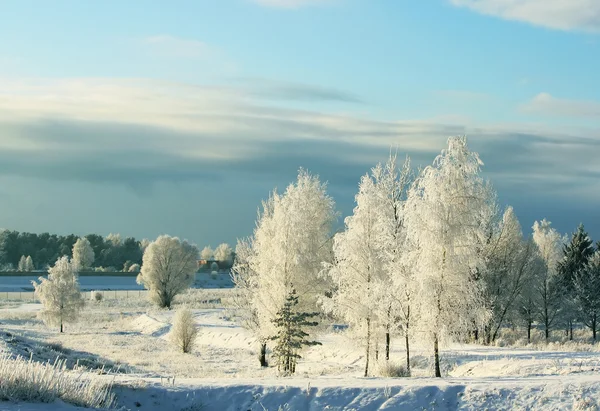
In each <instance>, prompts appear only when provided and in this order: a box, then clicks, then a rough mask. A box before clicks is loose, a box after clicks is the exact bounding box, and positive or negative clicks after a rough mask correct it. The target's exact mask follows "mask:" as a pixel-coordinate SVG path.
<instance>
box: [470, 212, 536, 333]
mask: <svg viewBox="0 0 600 411" xmlns="http://www.w3.org/2000/svg"><path fill="white" fill-rule="evenodd" d="M534 253H535V248H534V246H533V244H532V243H531V242H530V241H526V240H525V239H524V238H523V232H522V231H521V225H520V224H519V220H518V219H517V217H516V215H515V213H514V210H513V208H512V207H508V208H507V209H506V210H505V212H504V215H503V216H502V221H501V222H500V224H498V226H497V227H496V229H495V230H494V232H493V234H492V237H491V239H490V241H489V243H488V244H487V247H486V249H485V251H484V254H485V257H486V267H485V268H484V269H483V270H482V277H483V281H484V283H485V302H486V305H487V307H488V308H489V311H490V317H489V321H488V323H487V324H486V325H485V327H484V340H485V343H486V344H489V343H491V342H492V341H495V340H496V337H497V336H498V332H499V330H500V327H502V325H503V323H504V322H505V320H506V319H507V318H508V317H509V316H510V314H511V313H512V311H513V310H515V309H516V304H517V302H518V298H519V296H520V295H521V293H522V291H523V287H524V286H525V285H526V283H527V278H528V277H529V275H530V272H531V270H536V269H537V265H536V261H535V258H534Z"/></svg>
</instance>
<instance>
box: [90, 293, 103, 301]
mask: <svg viewBox="0 0 600 411" xmlns="http://www.w3.org/2000/svg"><path fill="white" fill-rule="evenodd" d="M103 298H104V295H103V294H102V293H101V292H100V291H92V292H91V294H90V299H91V300H92V301H96V302H100V301H102V299H103Z"/></svg>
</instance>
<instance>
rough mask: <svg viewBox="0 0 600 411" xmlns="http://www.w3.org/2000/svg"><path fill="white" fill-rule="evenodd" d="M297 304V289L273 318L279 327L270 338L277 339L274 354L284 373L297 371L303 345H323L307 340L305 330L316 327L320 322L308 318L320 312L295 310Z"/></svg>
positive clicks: (278, 367) (289, 295)
mask: <svg viewBox="0 0 600 411" xmlns="http://www.w3.org/2000/svg"><path fill="white" fill-rule="evenodd" d="M296 305H298V296H297V295H296V290H292V291H291V292H290V293H289V294H288V296H287V297H286V299H285V303H284V304H283V307H282V308H281V309H280V310H279V311H278V312H277V315H276V316H275V318H274V319H273V324H275V326H276V327H277V335H275V336H273V337H271V338H270V339H271V340H274V341H277V345H276V346H275V348H274V349H273V355H275V356H276V357H277V364H278V365H277V369H278V370H279V371H281V372H283V373H284V374H293V373H294V372H296V363H297V361H298V358H302V357H301V356H300V354H298V352H299V351H300V350H301V349H302V347H304V346H312V345H321V343H320V342H318V341H309V340H307V339H306V337H308V335H309V334H308V333H306V332H305V331H304V329H305V328H306V327H315V326H317V325H318V324H319V323H317V322H314V321H309V320H308V319H309V318H313V317H316V316H317V315H319V313H302V312H295V311H294V307H295V306H296Z"/></svg>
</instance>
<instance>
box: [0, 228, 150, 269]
mask: <svg viewBox="0 0 600 411" xmlns="http://www.w3.org/2000/svg"><path fill="white" fill-rule="evenodd" d="M85 238H87V239H88V241H89V242H90V245H91V246H92V249H93V250H94V256H95V259H94V263H93V268H96V267H105V268H106V269H109V270H110V271H121V270H123V269H125V270H127V269H128V268H129V266H131V265H133V264H140V265H141V264H142V255H143V253H144V249H145V247H146V246H147V245H148V243H149V241H148V240H141V241H138V240H136V239H135V238H134V237H127V238H125V239H122V238H121V236H120V235H119V234H110V235H109V236H107V237H103V236H101V235H98V234H88V235H86V236H85ZM78 239H79V236H77V235H75V234H69V235H66V236H62V235H56V234H50V233H42V234H35V233H21V232H18V231H12V230H2V231H0V270H2V271H6V270H11V269H15V268H17V266H18V264H19V261H20V259H21V257H22V256H31V259H32V260H33V265H34V268H35V269H38V270H40V269H46V267H48V266H52V265H54V263H55V262H56V260H58V258H60V257H62V256H64V255H66V256H68V257H69V258H72V256H73V245H74V244H75V242H76V241H77V240H78Z"/></svg>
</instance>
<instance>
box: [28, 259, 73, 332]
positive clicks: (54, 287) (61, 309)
mask: <svg viewBox="0 0 600 411" xmlns="http://www.w3.org/2000/svg"><path fill="white" fill-rule="evenodd" d="M31 283H32V284H33V288H35V295H36V297H37V298H39V300H40V301H41V302H42V304H43V306H44V308H43V310H42V311H41V312H40V316H41V318H42V320H43V321H44V322H45V323H46V324H48V325H55V326H60V332H61V333H62V332H63V323H65V322H72V321H75V320H76V319H77V315H78V314H79V310H81V309H82V308H83V305H84V302H83V298H82V297H81V292H80V290H79V282H78V281H77V273H76V271H75V268H74V267H73V265H72V264H71V262H70V261H69V258H68V257H66V256H65V257H61V258H59V259H58V261H57V262H56V264H55V265H54V267H52V268H50V269H49V270H48V278H44V277H40V282H39V283H36V282H35V281H32V282H31Z"/></svg>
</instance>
